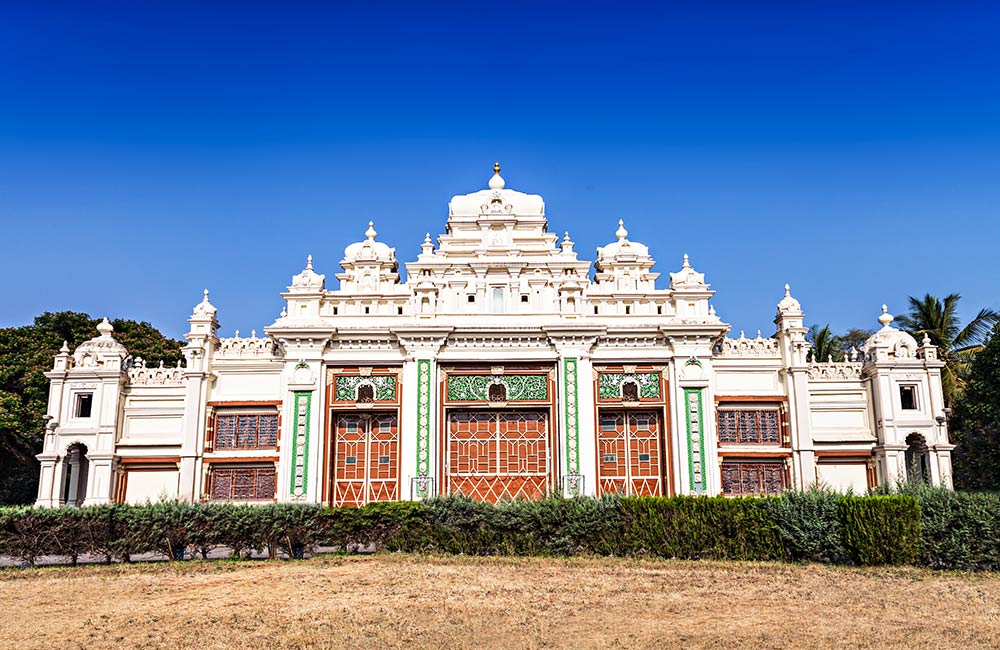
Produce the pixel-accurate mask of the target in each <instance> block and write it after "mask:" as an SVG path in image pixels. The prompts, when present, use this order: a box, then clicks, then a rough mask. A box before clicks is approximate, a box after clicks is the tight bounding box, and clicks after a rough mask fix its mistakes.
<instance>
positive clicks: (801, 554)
mask: <svg viewBox="0 0 1000 650" xmlns="http://www.w3.org/2000/svg"><path fill="white" fill-rule="evenodd" d="M841 498H842V495H841V494H839V493H837V492H834V491H832V490H824V489H818V488H817V489H812V490H808V491H806V492H785V493H784V494H782V495H781V496H779V497H771V498H766V499H761V506H762V507H763V508H764V510H766V511H767V513H768V514H769V515H770V516H771V519H772V520H773V521H774V523H775V525H776V526H777V527H778V534H779V536H780V537H781V542H782V545H783V546H784V549H785V559H786V560H791V561H793V562H829V563H834V564H843V563H845V562H847V561H848V555H847V549H846V548H845V547H844V538H843V535H842V533H841V525H840V509H839V506H838V504H839V502H840V499H841Z"/></svg>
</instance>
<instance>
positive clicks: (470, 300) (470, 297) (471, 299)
mask: <svg viewBox="0 0 1000 650" xmlns="http://www.w3.org/2000/svg"><path fill="white" fill-rule="evenodd" d="M469 302H476V294H474V293H470V294H469Z"/></svg>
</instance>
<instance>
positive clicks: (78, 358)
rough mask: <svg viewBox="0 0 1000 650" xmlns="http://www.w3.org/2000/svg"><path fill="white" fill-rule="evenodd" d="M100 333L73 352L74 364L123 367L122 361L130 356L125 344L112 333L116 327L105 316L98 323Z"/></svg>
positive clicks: (91, 366) (88, 366)
mask: <svg viewBox="0 0 1000 650" xmlns="http://www.w3.org/2000/svg"><path fill="white" fill-rule="evenodd" d="M97 331H98V332H99V335H98V336H96V337H94V338H92V339H90V340H89V341H86V342H84V343H81V344H80V346H79V347H77V349H76V351H75V352H73V365H75V366H76V367H80V368H93V367H101V368H116V369H120V368H121V362H122V360H124V359H125V357H126V356H128V350H126V349H125V346H124V345H122V344H121V343H119V342H118V341H116V340H115V339H114V337H113V336H111V334H112V333H113V332H114V331H115V328H114V327H113V326H112V325H111V323H110V322H109V321H108V318H107V316H105V317H104V320H102V321H101V322H100V323H98V325H97ZM67 350H68V348H67Z"/></svg>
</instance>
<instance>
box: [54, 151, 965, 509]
mask: <svg viewBox="0 0 1000 650" xmlns="http://www.w3.org/2000/svg"><path fill="white" fill-rule="evenodd" d="M565 221H566V222H567V223H569V222H570V219H569V217H567V218H566V219H565ZM661 223H665V224H671V223H672V221H671V218H670V217H664V219H663V220H662V221H661ZM443 230H444V232H443V234H441V235H439V236H438V237H437V238H432V237H431V235H430V233H428V234H427V236H426V237H425V238H424V240H423V243H422V244H419V253H417V251H416V250H414V253H416V258H415V259H414V260H413V261H411V262H408V263H406V279H405V281H404V280H403V279H402V278H401V277H400V273H399V271H400V269H399V262H398V261H397V257H396V250H395V249H394V248H391V247H390V246H389V245H387V244H386V243H384V242H383V241H382V240H380V239H379V234H378V233H377V232H376V230H375V227H374V223H372V222H369V223H368V227H367V230H366V231H365V233H364V237H363V239H361V241H358V242H357V243H353V244H351V245H349V246H347V248H346V249H345V250H344V253H343V257H342V259H341V261H340V267H341V272H339V273H337V274H336V283H337V287H336V288H332V287H331V288H328V287H327V277H326V276H325V275H322V274H320V273H318V272H317V271H316V270H315V268H314V266H313V259H312V257H311V256H310V257H309V258H308V259H307V262H306V265H305V268H304V269H303V270H302V271H301V272H300V273H298V274H297V275H295V276H294V277H293V278H292V282H291V284H290V285H289V287H288V290H287V291H286V292H285V293H283V294H282V298H283V299H284V300H285V307H284V309H282V311H281V314H280V316H279V317H278V318H277V319H276V320H275V321H274V322H273V323H272V324H271V325H269V326H268V327H266V328H264V334H263V335H261V336H258V335H257V332H256V331H251V334H250V336H249V337H247V336H240V334H239V332H238V331H237V332H236V334H235V335H234V336H232V337H229V338H219V337H218V327H219V323H218V320H217V319H216V315H217V311H216V307H215V306H214V305H213V304H212V303H211V302H210V301H209V297H208V292H207V291H206V292H205V294H204V298H203V300H202V301H201V302H200V303H199V304H198V305H197V306H196V307H195V308H194V311H193V313H192V314H191V316H190V318H189V319H188V322H189V323H190V331H189V332H188V333H187V335H186V338H187V345H186V346H185V348H184V357H185V361H184V364H183V365H179V366H178V367H176V368H164V367H162V366H161V367H155V366H153V365H147V364H145V363H144V362H143V361H142V360H141V359H136V360H134V362H130V363H123V361H124V359H125V358H126V356H127V355H128V351H127V350H125V348H124V347H123V346H121V345H120V344H119V343H118V342H117V341H116V340H115V339H114V336H113V328H112V327H111V325H110V323H108V322H107V321H105V322H104V323H102V324H101V326H100V328H99V336H97V337H96V338H94V339H92V340H91V341H88V342H86V343H84V344H82V345H81V346H80V347H79V348H77V349H76V350H75V351H70V349H69V348H68V346H64V348H63V349H62V350H61V351H60V352H59V354H58V355H57V356H56V358H55V363H54V366H53V369H52V370H51V371H50V372H49V373H48V377H49V379H50V380H51V382H52V384H51V391H50V396H49V412H48V415H49V416H51V420H50V425H49V428H48V429H47V431H46V435H45V448H44V451H43V452H42V453H41V454H40V455H39V457H38V458H39V461H40V462H41V468H42V469H41V482H40V484H41V487H40V490H39V495H38V503H39V504H40V505H47V506H54V505H59V504H62V503H85V504H86V503H103V502H109V501H113V500H116V501H126V502H142V501H145V500H147V499H149V500H156V499H159V498H178V497H179V498H182V499H187V500H205V501H223V500H225V501H249V502H271V501H291V502H318V503H329V504H334V505H361V504H365V503H370V502H373V501H385V500H400V499H422V498H425V497H428V496H431V495H435V494H465V495H468V496H470V497H472V498H475V499H481V500H485V501H499V500H506V499H519V498H526V499H536V498H540V497H542V496H543V495H546V494H562V495H567V496H568V495H583V494H585V495H601V494H621V495H670V494H677V493H684V494H725V495H744V494H761V493H773V492H776V491H780V490H782V489H785V488H787V487H806V486H809V485H812V484H815V483H823V484H826V485H830V486H833V487H835V488H837V489H848V488H850V489H853V490H855V491H856V492H863V491H864V490H865V489H867V488H868V487H870V486H873V485H875V484H876V483H879V482H888V483H893V482H895V481H896V479H897V478H898V477H902V476H906V474H907V472H911V473H912V471H913V470H912V467H911V466H913V467H919V473H920V476H921V479H922V480H927V481H929V482H931V483H935V484H944V485H948V484H949V482H950V474H951V469H950V467H951V465H950V450H951V445H950V444H949V443H948V437H947V426H946V423H945V424H944V425H939V424H938V423H937V421H936V420H935V418H937V417H938V416H939V415H941V410H942V408H943V403H942V398H941V380H940V370H941V367H942V363H941V362H940V361H939V360H938V359H937V350H936V348H934V347H933V346H932V345H931V344H930V342H929V341H927V340H924V341H923V342H921V343H919V344H918V342H917V341H915V340H914V339H913V338H912V337H911V336H910V335H908V334H905V333H904V332H901V331H900V330H898V329H896V328H893V327H892V316H891V315H889V314H888V313H887V310H883V314H882V315H881V316H880V317H879V322H880V324H881V326H882V329H880V330H879V331H878V332H877V333H876V334H875V335H874V336H872V337H871V338H870V339H869V340H868V341H867V342H866V343H865V345H864V348H863V349H862V350H860V351H853V352H852V353H851V354H850V355H849V357H848V359H847V360H845V361H843V362H837V363H831V362H808V361H807V354H808V351H809V345H808V343H807V342H806V341H805V334H806V328H805V327H804V318H805V316H804V314H803V313H802V309H801V307H800V305H799V302H798V301H797V300H796V299H795V298H794V297H792V295H791V291H790V288H789V287H787V286H786V287H785V295H784V297H783V298H782V299H781V300H780V302H779V303H778V305H777V312H776V314H775V317H774V321H773V322H774V330H773V332H774V333H773V335H772V336H769V337H765V336H763V335H762V334H761V333H760V332H758V333H757V334H756V336H749V337H748V336H745V335H744V333H742V332H740V334H739V336H735V337H734V336H729V335H728V334H729V329H730V328H729V325H727V324H726V323H724V322H723V321H722V319H721V318H720V317H719V316H718V315H717V313H716V309H715V304H714V302H713V297H714V293H715V292H714V291H713V290H712V289H711V287H710V286H709V284H708V283H707V282H706V281H705V275H704V274H703V273H699V272H697V271H696V270H695V269H694V268H693V266H692V264H691V261H690V260H689V259H688V256H687V255H682V253H683V250H681V249H679V248H678V249H675V250H674V251H672V252H671V255H674V256H676V259H677V260H678V261H679V267H677V269H676V271H674V272H672V273H670V274H669V278H664V279H663V280H662V281H661V279H660V274H659V273H658V272H655V271H654V270H653V267H654V260H653V258H652V256H651V255H650V252H649V249H648V248H647V246H645V245H644V244H641V243H639V242H638V241H634V240H633V239H631V238H630V233H629V232H628V230H626V228H625V224H624V222H623V221H622V220H618V222H617V230H616V231H615V232H614V237H613V238H611V237H610V236H609V239H612V241H611V242H610V243H609V244H607V245H606V246H602V247H600V248H598V249H597V257H596V260H595V262H594V263H593V265H591V263H590V262H588V261H585V260H580V259H578V257H577V252H576V251H575V245H574V243H573V241H572V239H570V236H569V233H565V234H564V235H563V236H562V237H559V236H557V235H556V234H555V233H554V232H550V229H549V223H548V220H547V218H546V215H545V204H544V202H543V201H542V198H541V197H540V196H538V195H533V194H525V193H522V192H518V191H515V190H512V189H509V188H507V186H506V182H505V180H504V179H503V178H502V177H501V176H500V168H499V165H496V166H495V168H494V173H493V176H492V177H491V178H490V179H489V183H488V187H487V188H486V189H483V190H479V191H476V192H473V193H471V194H461V195H457V196H454V197H452V199H451V201H450V203H449V205H448V218H447V223H446V224H444V228H443ZM677 232H678V233H681V232H683V231H681V230H677ZM678 236H680V235H678ZM674 239H676V237H675V238H674ZM671 241H673V240H671ZM416 248H417V246H414V249H416ZM316 252H317V253H318V254H320V255H322V258H324V259H326V260H327V261H326V262H325V263H326V264H329V256H328V254H327V253H328V251H327V250H325V249H323V248H322V247H321V248H320V250H317V251H316ZM658 285H659V286H658ZM244 331H245V330H244ZM914 435H916V436H919V441H920V442H919V444H915V442H914V441H916V440H918V438H914V437H913V436H914ZM71 443H75V444H78V445H80V446H78V447H73V448H71V451H70V452H67V451H66V449H67V446H68V445H70V444H71ZM914 458H916V460H917V461H919V465H916V464H915V461H914ZM84 460H85V462H86V463H87V464H88V469H87V476H88V478H87V481H86V483H85V484H82V483H80V482H77V481H78V479H77V478H74V477H78V476H80V472H81V470H80V466H81V464H82V463H83V462H84Z"/></svg>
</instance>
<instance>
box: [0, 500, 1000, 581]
mask: <svg viewBox="0 0 1000 650" xmlns="http://www.w3.org/2000/svg"><path fill="white" fill-rule="evenodd" d="M318 545H322V546H333V547H337V548H339V549H341V550H343V551H352V550H357V549H361V548H373V549H376V550H378V549H385V550H393V551H396V550H398V551H410V552H442V553H464V554H471V555H571V554H592V555H616V556H633V557H638V556H655V557H664V558H683V559H699V558H714V559H729V560H789V561H814V562H828V563H841V564H846V563H850V564H858V565H877V564H923V565H926V566H931V567H936V568H960V569H993V570H995V569H1000V495H997V494H968V493H964V494H963V493H955V492H949V491H946V490H940V489H931V488H914V489H913V490H911V491H910V492H909V493H904V494H886V495H878V496H866V497H855V496H842V495H838V494H835V493H831V492H825V491H812V492H789V493H786V494H784V495H782V496H780V497H769V498H760V499H754V498H743V499H727V498H721V497H720V498H707V497H670V498H616V497H604V498H599V499H591V498H578V499H561V498H549V499H544V500H541V501H518V502H512V503H504V504H500V505H496V506H493V505H489V504H485V503H479V502H476V501H471V500H469V499H466V498H462V497H449V498H437V499H431V500H428V501H424V502H421V503H410V502H400V503H377V504H372V505H369V506H365V507H363V508H321V507H319V506H305V505H283V504H279V505H272V506H246V505H230V504H207V505H201V504H185V503H174V502H171V503H157V504H152V505H147V506H127V505H109V506H96V507H88V508H61V509H37V508H27V507H23V508H0V554H3V555H8V556H14V557H18V558H20V559H21V560H23V561H24V562H25V563H27V564H29V565H33V564H34V563H35V562H36V560H37V559H38V558H39V557H42V556H61V557H64V558H68V560H69V561H70V562H72V563H74V564H75V563H76V562H77V560H78V558H79V557H80V556H82V555H89V556H95V555H96V556H99V557H103V558H104V559H105V561H107V562H111V561H113V560H114V559H120V560H123V561H129V560H130V558H131V557H132V556H134V555H137V554H141V553H157V554H160V555H162V556H164V557H167V558H172V559H182V558H184V557H192V556H196V555H201V556H202V557H207V556H208V553H209V552H210V551H211V550H212V549H214V548H221V547H225V548H228V549H229V551H230V553H231V554H232V555H233V556H235V557H240V556H246V555H248V554H251V553H261V552H264V551H267V553H268V555H269V557H272V558H273V557H277V556H278V555H279V553H283V554H284V555H286V556H288V557H301V556H302V555H303V554H304V553H305V552H306V551H307V550H309V549H311V548H313V547H315V546H318Z"/></svg>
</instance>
